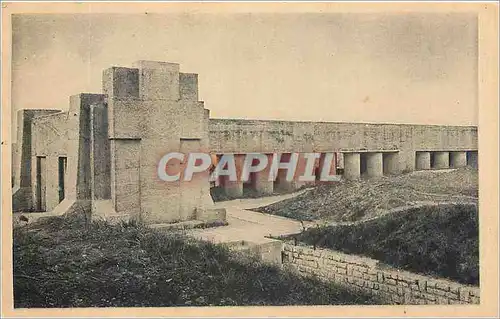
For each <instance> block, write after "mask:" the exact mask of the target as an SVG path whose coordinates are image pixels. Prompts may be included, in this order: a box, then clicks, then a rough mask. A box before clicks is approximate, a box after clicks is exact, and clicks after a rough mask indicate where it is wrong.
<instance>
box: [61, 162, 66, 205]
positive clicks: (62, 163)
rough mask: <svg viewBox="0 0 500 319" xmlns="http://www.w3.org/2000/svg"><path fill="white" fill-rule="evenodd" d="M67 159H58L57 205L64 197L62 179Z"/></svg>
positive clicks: (64, 174)
mask: <svg viewBox="0 0 500 319" xmlns="http://www.w3.org/2000/svg"><path fill="white" fill-rule="evenodd" d="M66 166H67V158H66V157H59V203H60V202H62V201H63V199H64V197H65V188H64V178H65V176H66Z"/></svg>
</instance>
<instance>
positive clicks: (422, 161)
mask: <svg viewBox="0 0 500 319" xmlns="http://www.w3.org/2000/svg"><path fill="white" fill-rule="evenodd" d="M430 168H431V152H416V154H415V169H416V170H424V169H430Z"/></svg>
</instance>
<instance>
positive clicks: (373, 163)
mask: <svg viewBox="0 0 500 319" xmlns="http://www.w3.org/2000/svg"><path fill="white" fill-rule="evenodd" d="M363 155H364V156H366V175H367V176H368V177H380V176H383V175H384V166H383V161H382V159H383V156H382V153H365V154H363Z"/></svg>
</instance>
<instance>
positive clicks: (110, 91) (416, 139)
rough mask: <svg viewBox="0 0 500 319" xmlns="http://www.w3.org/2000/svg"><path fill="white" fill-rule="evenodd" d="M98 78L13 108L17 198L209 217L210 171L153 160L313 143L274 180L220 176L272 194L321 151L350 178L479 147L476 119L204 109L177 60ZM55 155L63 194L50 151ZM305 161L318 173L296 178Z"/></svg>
mask: <svg viewBox="0 0 500 319" xmlns="http://www.w3.org/2000/svg"><path fill="white" fill-rule="evenodd" d="M102 85H103V92H102V94H88V93H82V94H78V95H74V96H71V98H70V107H69V111H67V112H62V111H58V110H23V111H21V113H20V114H19V116H18V119H19V121H20V122H19V124H18V140H17V143H16V147H17V149H16V151H15V152H14V153H13V173H14V180H13V183H14V196H13V206H14V210H33V209H35V208H37V207H38V209H41V207H42V206H43V207H42V208H43V209H41V210H45V211H74V210H76V209H78V207H83V209H84V210H85V211H91V212H92V213H93V214H96V215H100V214H108V215H109V214H111V215H118V216H130V217H134V218H135V217H139V218H142V219H143V220H145V221H146V222H147V223H169V222H175V221H185V220H190V219H210V220H211V219H213V218H214V216H215V215H217V214H218V212H217V211H216V210H214V206H213V201H212V199H211V197H210V183H209V180H208V176H209V174H208V173H209V172H208V171H206V172H201V173H196V174H195V176H194V178H193V179H192V180H191V181H189V182H183V181H179V182H165V181H162V180H160V178H159V176H158V165H159V163H160V160H161V158H162V157H163V156H164V155H166V154H168V153H172V152H181V153H183V154H185V155H187V154H189V153H192V152H204V153H212V155H213V157H215V158H217V155H220V154H224V153H236V154H239V156H238V157H237V161H238V163H240V161H241V159H242V158H243V157H242V156H243V155H245V154H247V153H255V152H257V153H266V154H268V155H269V154H270V153H275V152H276V153H283V154H282V155H283V157H282V159H283V158H286V157H288V158H290V156H292V154H289V153H306V152H320V153H322V155H321V156H320V157H318V158H317V159H316V161H315V163H314V165H313V167H309V166H308V165H309V162H308V161H307V160H306V155H305V154H299V156H298V160H297V170H296V171H295V174H294V180H293V181H291V182H290V181H287V180H286V179H285V176H286V170H283V169H282V170H280V171H279V172H278V174H277V175H278V177H277V181H275V182H273V181H269V180H268V178H267V175H268V172H269V167H267V168H266V169H265V170H264V172H258V173H254V174H253V175H252V176H251V181H250V182H248V183H244V182H243V181H241V180H239V181H237V182H228V181H224V180H221V181H220V182H221V183H220V184H222V185H223V187H224V188H225V189H226V193H227V194H228V195H231V196H236V197H238V196H241V195H242V193H243V190H244V187H252V188H254V190H255V191H257V192H258V193H260V194H271V193H273V192H274V191H275V190H278V189H279V190H287V191H289V190H293V189H296V188H298V187H301V186H303V185H305V184H307V183H313V184H314V183H316V182H318V181H317V177H318V168H319V166H320V164H321V163H325V160H326V159H328V161H334V162H335V164H334V165H333V169H331V172H330V173H333V174H336V173H337V172H336V169H337V166H336V165H337V164H338V163H343V167H344V168H345V172H344V176H345V177H348V178H358V177H360V176H362V175H366V176H370V177H379V176H381V175H385V174H398V173H400V172H402V171H404V170H408V171H411V170H414V169H432V168H438V169H439V168H446V167H448V166H452V167H460V166H463V165H466V164H470V165H473V166H477V151H476V152H470V151H475V150H477V128H476V127H460V126H425V125H397V124H360V123H326V122H293V121H292V122H286V121H258V120H236V119H230V120H225V119H210V118H209V110H208V109H206V108H205V107H204V103H203V102H202V101H199V100H198V76H197V74H191V73H182V72H180V66H179V64H176V63H166V62H155V61H138V62H136V63H135V64H134V65H133V67H131V68H127V67H112V68H109V69H107V70H105V71H104V72H103V81H102ZM327 155H333V157H328V156H327ZM342 155H343V156H342ZM269 158H270V157H269ZM64 159H65V162H64V163H65V166H66V167H65V175H64V178H63V180H64V183H62V184H64V188H63V189H64V192H63V193H64V194H63V195H64V196H61V192H60V190H61V189H62V187H61V182H60V178H59V171H60V164H59V163H61V161H64ZM287 161H288V160H285V161H284V162H283V161H282V163H286V162H287ZM240 164H241V163H240ZM240 164H238V166H241V165H240ZM186 165H187V158H185V159H184V160H183V161H178V162H175V161H170V162H168V163H167V164H166V167H165V170H175V171H176V172H183V170H184V168H185V167H186ZM310 169H312V170H314V174H315V175H316V176H312V180H303V179H301V178H300V177H302V176H304V175H305V172H306V171H309V170H310ZM238 170H241V167H239V168H238ZM182 177H183V176H182V174H181V179H182ZM39 181H40V183H39ZM42 184H43V187H42V188H43V189H42V191H40V188H39V187H38V186H39V185H42ZM37 187H38V188H37ZM41 192H43V194H42V196H41V198H43V200H41V199H40V196H39V195H38V194H39V193H41ZM61 197H64V198H63V199H62V198H61ZM61 199H62V201H61ZM42 201H43V203H42V205H39V204H40V203H41V202H42ZM77 206H78V207H77ZM214 214H215V215H214ZM217 216H218V215H217Z"/></svg>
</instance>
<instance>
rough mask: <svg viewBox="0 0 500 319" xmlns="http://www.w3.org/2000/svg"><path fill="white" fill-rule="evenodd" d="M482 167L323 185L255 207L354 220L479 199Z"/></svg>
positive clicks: (304, 217) (306, 216) (263, 210)
mask: <svg viewBox="0 0 500 319" xmlns="http://www.w3.org/2000/svg"><path fill="white" fill-rule="evenodd" d="M477 193H478V171H477V170H474V169H471V168H461V169H457V170H454V171H450V172H436V171H421V172H414V173H411V174H403V175H398V176H384V177H382V178H378V179H361V180H343V181H341V182H335V183H331V184H327V185H320V186H318V187H315V188H314V189H312V190H311V191H309V192H306V193H303V194H301V195H299V196H296V197H294V198H290V199H287V200H284V201H280V202H277V203H273V204H270V205H267V206H263V207H259V208H255V209H252V210H253V211H256V212H261V213H266V214H273V215H278V216H283V217H288V218H293V219H297V220H303V221H314V220H325V221H332V222H354V221H359V220H365V219H370V218H374V217H377V216H380V215H382V214H385V213H386V212H387V211H388V210H391V209H395V208H398V207H403V206H409V205H413V204H414V203H416V202H436V203H437V202H460V203H463V202H468V203H470V202H477Z"/></svg>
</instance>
